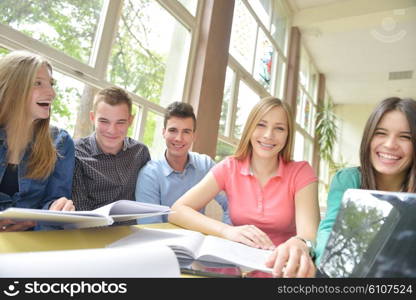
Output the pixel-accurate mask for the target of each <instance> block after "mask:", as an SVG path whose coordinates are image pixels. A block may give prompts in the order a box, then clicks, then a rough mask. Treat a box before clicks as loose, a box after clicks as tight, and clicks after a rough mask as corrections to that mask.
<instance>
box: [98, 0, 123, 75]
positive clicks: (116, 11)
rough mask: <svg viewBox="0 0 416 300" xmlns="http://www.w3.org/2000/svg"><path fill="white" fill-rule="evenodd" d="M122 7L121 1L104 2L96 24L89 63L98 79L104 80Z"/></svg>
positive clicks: (107, 0)
mask: <svg viewBox="0 0 416 300" xmlns="http://www.w3.org/2000/svg"><path fill="white" fill-rule="evenodd" d="M122 7H123V1H110V0H106V1H105V4H104V6H103V9H102V11H101V18H100V23H99V24H98V28H97V32H96V38H95V40H94V43H93V48H92V52H91V57H90V63H91V65H93V66H94V68H95V70H96V74H97V76H98V77H99V78H100V79H105V78H106V71H107V66H108V62H109V59H110V55H111V48H112V45H113V41H114V38H115V36H116V34H117V28H118V22H119V20H120V16H121V9H122Z"/></svg>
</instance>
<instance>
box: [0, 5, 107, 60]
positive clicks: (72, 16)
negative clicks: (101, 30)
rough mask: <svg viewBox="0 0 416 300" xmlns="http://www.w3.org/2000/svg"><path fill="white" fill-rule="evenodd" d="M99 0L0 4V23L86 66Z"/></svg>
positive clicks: (94, 32) (96, 20)
mask: <svg viewBox="0 0 416 300" xmlns="http://www.w3.org/2000/svg"><path fill="white" fill-rule="evenodd" d="M102 6H103V1H102V0H89V1H84V0H48V1H35V0H29V1H16V0H2V1H0V23H2V24H5V25H9V26H10V27H12V28H14V29H16V30H18V31H21V32H23V33H24V34H26V35H28V36H30V37H32V38H34V39H36V40H39V41H41V42H44V43H45V44H47V45H49V46H51V47H53V48H55V49H57V50H60V51H63V52H64V53H65V54H67V55H69V56H71V57H73V58H76V59H78V60H80V61H81V62H83V63H89V59H90V56H91V50H92V45H93V42H94V39H95V34H96V31H97V26H98V23H99V19H100V13H101V9H102Z"/></svg>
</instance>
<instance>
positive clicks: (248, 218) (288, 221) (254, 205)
mask: <svg viewBox="0 0 416 300" xmlns="http://www.w3.org/2000/svg"><path fill="white" fill-rule="evenodd" d="M211 171H212V173H213V174H214V177H215V179H216V181H217V183H218V186H219V187H220V189H221V190H223V191H225V193H226V194H227V198H228V209H229V213H230V218H231V221H232V223H233V225H236V226H238V225H248V224H250V225H255V226H257V227H258V228H260V229H261V230H262V231H264V232H265V233H266V234H267V235H268V236H269V237H270V239H271V240H272V241H273V243H274V244H275V245H279V244H281V243H283V242H285V241H286V240H287V239H289V238H290V237H292V236H294V235H296V223H295V195H296V192H297V191H299V190H301V189H302V188H304V187H305V186H307V185H308V184H310V183H312V182H315V181H317V178H316V176H315V172H314V170H313V169H312V167H311V166H310V165H309V163H307V162H306V161H302V162H294V161H291V162H288V163H284V162H283V160H282V159H281V158H280V160H279V168H278V170H277V174H276V176H274V177H272V178H270V179H269V181H268V182H267V183H266V185H265V186H264V187H263V188H262V187H261V185H260V182H259V181H258V180H257V178H256V177H254V175H253V173H252V171H251V169H250V158H247V159H245V160H243V161H241V160H237V159H236V158H234V157H227V158H226V159H224V160H223V161H221V162H220V163H218V164H217V165H215V166H214V167H213V168H212V169H211Z"/></svg>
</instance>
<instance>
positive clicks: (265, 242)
mask: <svg viewBox="0 0 416 300" xmlns="http://www.w3.org/2000/svg"><path fill="white" fill-rule="evenodd" d="M223 236H224V238H226V239H228V240H231V241H235V242H239V243H242V244H245V245H248V246H251V247H255V248H260V249H267V250H272V249H274V248H275V246H274V244H273V242H272V241H271V240H270V238H269V237H268V236H267V234H266V233H264V232H263V231H261V230H260V229H259V228H257V227H256V226H254V225H242V226H229V227H227V228H226V229H225V230H224V231H223Z"/></svg>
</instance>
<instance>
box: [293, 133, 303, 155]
mask: <svg viewBox="0 0 416 300" xmlns="http://www.w3.org/2000/svg"><path fill="white" fill-rule="evenodd" d="M304 142H305V139H304V138H303V135H302V134H300V133H299V132H298V131H296V133H295V150H294V152H293V160H295V161H301V160H303V151H304Z"/></svg>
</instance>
